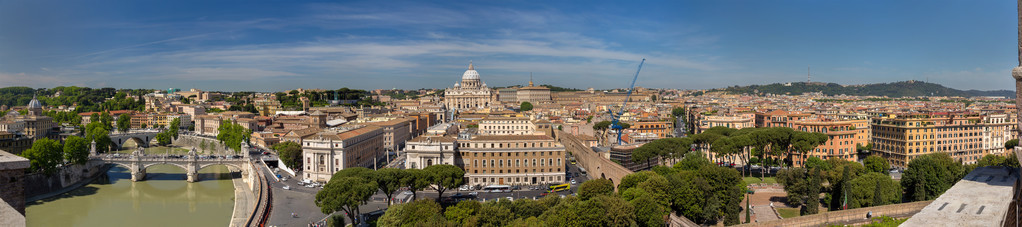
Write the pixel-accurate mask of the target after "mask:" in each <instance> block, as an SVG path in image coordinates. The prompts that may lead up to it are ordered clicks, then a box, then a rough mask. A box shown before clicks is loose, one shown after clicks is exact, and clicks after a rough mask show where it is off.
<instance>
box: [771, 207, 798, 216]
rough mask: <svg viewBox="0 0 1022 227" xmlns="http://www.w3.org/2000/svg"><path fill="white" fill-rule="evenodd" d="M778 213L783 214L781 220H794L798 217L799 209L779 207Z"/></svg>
mask: <svg viewBox="0 0 1022 227" xmlns="http://www.w3.org/2000/svg"><path fill="white" fill-rule="evenodd" d="M775 209H777V213H779V214H781V218H793V217H798V216H799V215H798V208H780V207H777V208H775Z"/></svg>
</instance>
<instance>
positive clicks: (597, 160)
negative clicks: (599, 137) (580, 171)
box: [554, 130, 632, 190]
mask: <svg viewBox="0 0 1022 227" xmlns="http://www.w3.org/2000/svg"><path fill="white" fill-rule="evenodd" d="M554 132H555V135H556V138H557V142H560V143H561V144H563V145H564V148H565V150H568V152H570V153H571V155H573V156H575V160H576V161H578V164H579V165H580V166H582V168H585V169H586V170H587V171H588V172H589V173H588V174H589V178H590V179H595V178H601V179H608V180H610V181H611V182H614V187H615V190H616V188H617V185H618V184H620V183H621V178H624V177H625V175H628V174H630V173H632V171H631V170H628V169H627V168H625V167H623V166H621V165H619V164H617V163H615V162H614V161H611V160H610V159H607V158H604V157H603V156H602V155H600V154H598V153H596V151H593V149H592V148H590V147H589V146H588V145H586V144H585V143H582V140H579V139H578V137H575V136H574V135H572V134H570V133H567V132H564V131H561V130H554Z"/></svg>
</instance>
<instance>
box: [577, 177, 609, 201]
mask: <svg viewBox="0 0 1022 227" xmlns="http://www.w3.org/2000/svg"><path fill="white" fill-rule="evenodd" d="M611 194H614V183H613V182H610V180H607V179H593V180H588V181H586V182H584V183H582V185H581V186H579V187H578V198H579V199H582V200H588V199H590V198H594V197H597V196H608V195H611Z"/></svg>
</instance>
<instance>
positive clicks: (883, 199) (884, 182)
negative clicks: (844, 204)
mask: <svg viewBox="0 0 1022 227" xmlns="http://www.w3.org/2000/svg"><path fill="white" fill-rule="evenodd" d="M848 184H849V186H848V187H849V191H848V208H849V209H853V208H860V207H871V206H881V205H887V204H894V203H898V202H901V186H900V185H898V183H897V182H895V181H894V180H893V179H891V177H890V176H887V175H885V174H882V173H877V172H869V173H866V174H864V175H862V176H859V177H857V178H855V179H852V180H851V181H849V183H848ZM877 196H880V197H877Z"/></svg>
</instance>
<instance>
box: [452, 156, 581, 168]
mask: <svg viewBox="0 0 1022 227" xmlns="http://www.w3.org/2000/svg"><path fill="white" fill-rule="evenodd" d="M479 160H480V159H474V160H472V167H483V168H486V167H487V165H486V160H487V159H481V160H483V161H482V165H479V163H480V162H479ZM488 160H489V161H490V165H489V167H504V159H497V160H494V159H488ZM511 160H512V159H507V167H512V166H511ZM538 160H539V161H538V162H537V159H535V158H534V159H532V167H536V166H541V167H542V166H555V165H554V159H553V158H548V159H546V160H543V159H542V158H541V159H538ZM523 163H524V165H525V167H529V159H525V161H524V162H523V161H522V159H514V167H522V165H523ZM556 166H564V164H563V163H561V159H560V158H557V165H556Z"/></svg>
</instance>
